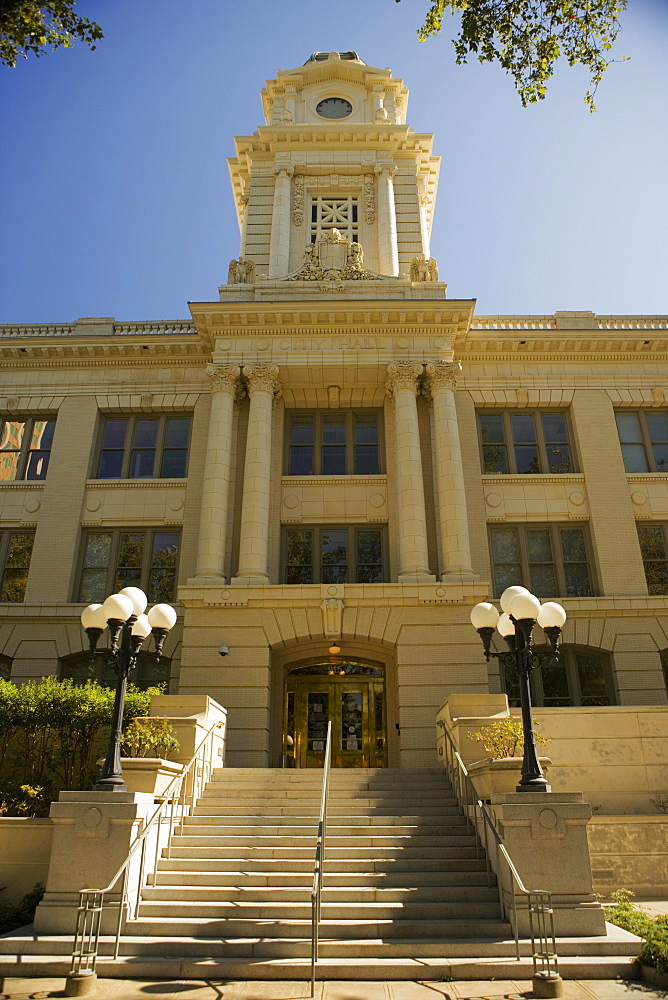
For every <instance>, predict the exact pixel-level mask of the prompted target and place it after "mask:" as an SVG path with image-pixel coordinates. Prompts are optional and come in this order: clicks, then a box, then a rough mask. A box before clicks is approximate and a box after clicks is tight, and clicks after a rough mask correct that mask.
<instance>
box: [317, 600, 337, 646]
mask: <svg viewBox="0 0 668 1000" xmlns="http://www.w3.org/2000/svg"><path fill="white" fill-rule="evenodd" d="M320 607H321V608H322V630H323V632H324V634H325V636H326V637H327V638H328V639H340V638H341V624H342V621H343V601H341V600H339V599H338V598H336V597H332V598H328V599H327V600H325V601H323V602H322V604H321V605H320Z"/></svg>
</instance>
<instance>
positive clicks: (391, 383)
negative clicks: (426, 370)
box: [385, 361, 422, 396]
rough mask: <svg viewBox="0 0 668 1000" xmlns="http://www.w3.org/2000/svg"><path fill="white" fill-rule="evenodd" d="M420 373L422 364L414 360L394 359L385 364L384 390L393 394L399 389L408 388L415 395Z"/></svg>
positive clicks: (389, 394)
mask: <svg viewBox="0 0 668 1000" xmlns="http://www.w3.org/2000/svg"><path fill="white" fill-rule="evenodd" d="M421 375H422V365H420V364H418V363H417V362H415V361H394V362H393V363H392V364H391V365H388V366H387V378H386V379H385V391H386V392H387V394H388V396H393V395H394V394H395V392H397V391H398V390H399V389H410V390H411V392H413V393H415V395H417V393H418V390H419V384H418V379H419V378H420V376H421Z"/></svg>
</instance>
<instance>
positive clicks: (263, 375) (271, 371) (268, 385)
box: [244, 361, 281, 396]
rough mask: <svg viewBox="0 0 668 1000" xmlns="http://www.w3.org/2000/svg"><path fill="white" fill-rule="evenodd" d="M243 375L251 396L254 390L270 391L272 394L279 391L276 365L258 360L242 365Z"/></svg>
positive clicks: (279, 383) (279, 385)
mask: <svg viewBox="0 0 668 1000" xmlns="http://www.w3.org/2000/svg"><path fill="white" fill-rule="evenodd" d="M244 375H245V376H246V379H247V380H248V393H249V395H251V396H252V395H253V393H254V392H256V391H260V392H262V391H264V392H270V393H271V394H272V395H274V394H275V393H277V392H280V388H281V382H280V379H279V377H278V365H270V364H266V363H265V362H263V361H258V362H257V364H254V365H244Z"/></svg>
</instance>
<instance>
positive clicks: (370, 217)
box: [364, 174, 376, 226]
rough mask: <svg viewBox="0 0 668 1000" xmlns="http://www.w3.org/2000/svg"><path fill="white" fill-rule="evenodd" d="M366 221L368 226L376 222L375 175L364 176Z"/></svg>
mask: <svg viewBox="0 0 668 1000" xmlns="http://www.w3.org/2000/svg"><path fill="white" fill-rule="evenodd" d="M364 219H365V221H366V224H367V226H371V225H372V224H373V223H374V222H375V221H376V202H375V198H374V177H373V174H365V175H364Z"/></svg>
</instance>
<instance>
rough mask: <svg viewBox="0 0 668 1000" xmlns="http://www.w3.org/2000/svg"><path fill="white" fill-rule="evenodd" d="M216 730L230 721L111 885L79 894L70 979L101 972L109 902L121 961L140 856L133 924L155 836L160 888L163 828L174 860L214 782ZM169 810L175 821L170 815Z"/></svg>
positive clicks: (181, 778)
mask: <svg viewBox="0 0 668 1000" xmlns="http://www.w3.org/2000/svg"><path fill="white" fill-rule="evenodd" d="M216 729H223V730H224V729H225V722H223V721H218V722H215V723H214V724H213V726H211V728H210V729H209V730H207V732H206V735H205V736H204V737H203V739H202V740H201V742H200V743H199V745H198V746H197V748H196V750H195V752H194V754H193V756H192V758H191V759H190V761H189V762H188V763H187V764H186V766H185V767H184V768H183V770H182V771H181V772H180V773H179V774H177V775H175V777H174V778H172V780H171V781H170V783H169V784H168V785H167V787H166V788H165V790H164V792H162V793H161V795H162V797H163V801H162V802H161V803H160V805H159V806H158V808H157V809H156V810H155V812H154V813H153V815H152V816H151V818H150V819H149V821H148V822H147V823H146V824H145V825H144V827H143V829H142V830H141V832H140V833H139V834H137V836H136V837H135V839H134V840H133V842H132V843H131V845H130V849H129V851H128V855H127V857H126V859H125V861H124V862H123V864H122V865H121V867H120V868H119V869H118V871H117V872H116V874H115V875H114V877H113V878H112V879H111V881H110V882H109V884H108V885H106V886H105V887H104V888H103V889H81V890H80V891H79V906H78V908H77V923H76V930H75V934H74V942H73V945H72V964H71V968H70V972H69V975H70V976H75V977H77V978H79V977H84V976H89V975H93V974H94V972H95V967H96V964H97V961H98V957H99V954H98V953H99V947H100V930H101V924H102V913H103V910H104V908H105V902H106V906H107V907H110V906H113V905H118V920H117V922H116V937H115V944H114V952H113V955H112V956H111V957H112V958H113V959H114V960H115V959H117V958H118V951H119V946H120V939H121V930H122V926H123V914H124V913H126V912H127V913H128V916H129V914H130V909H131V907H130V898H129V896H130V893H129V889H128V881H129V879H128V875H129V872H130V867H131V865H132V864H133V862H134V860H135V858H136V857H137V854H138V852H140V858H139V875H138V878H137V892H136V895H135V899H134V905H133V907H132V911H133V912H132V916H131V917H130V916H129V919H134V920H136V919H137V913H138V910H139V903H140V900H141V889H142V886H143V884H144V876H145V874H146V859H147V853H148V850H147V848H148V838H149V834H150V833H152V832H153V831H155V851H154V856H153V872H154V884H155V879H156V875H155V873H156V872H157V868H158V857H159V853H160V844H161V840H162V839H163V838H162V837H161V833H162V827H163V823H167V824H168V834H167V853H166V857H168V858H169V857H171V854H170V851H171V841H172V837H173V836H174V833H175V831H176V827H177V826H179V832H182V830H183V821H184V818H185V816H186V811H187V810H188V809H192V808H193V806H194V805H195V802H196V800H197V798H198V797H199V795H200V793H201V791H202V789H203V787H204V785H206V783H207V782H208V780H209V778H210V777H211V772H212V770H213V742H214V741H213V735H214V732H215V730H216ZM190 776H192V780H187V779H189V778H190ZM168 811H169V816H167V813H168ZM119 881H120V883H121V884H120V890H119V889H118V888H117V894H118V901H117V903H116V901H105V897H106V895H107V894H108V893H111V892H112V890H114V888H115V887H117V886H118V883H119Z"/></svg>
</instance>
